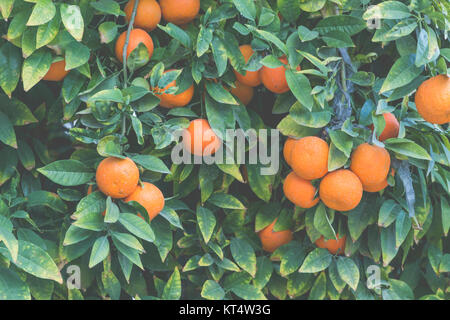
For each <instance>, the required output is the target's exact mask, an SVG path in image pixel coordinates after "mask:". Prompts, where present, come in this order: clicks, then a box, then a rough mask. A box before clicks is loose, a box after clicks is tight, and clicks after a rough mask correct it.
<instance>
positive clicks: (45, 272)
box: [0, 240, 63, 284]
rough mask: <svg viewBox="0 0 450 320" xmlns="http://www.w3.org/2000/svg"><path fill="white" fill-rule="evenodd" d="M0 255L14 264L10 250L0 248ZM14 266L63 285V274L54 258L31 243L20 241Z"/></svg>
mask: <svg viewBox="0 0 450 320" xmlns="http://www.w3.org/2000/svg"><path fill="white" fill-rule="evenodd" d="M0 253H1V254H2V255H3V256H4V257H6V258H7V259H9V260H10V261H12V262H14V261H13V260H12V258H11V255H10V254H9V251H8V250H6V249H4V248H1V247H0ZM14 264H15V265H16V266H17V267H19V268H20V269H22V270H24V271H25V272H28V273H30V274H32V275H33V276H36V277H38V278H42V279H49V280H54V281H56V282H58V283H60V284H62V283H63V279H62V277H61V273H60V272H59V270H58V267H57V266H56V264H55V262H54V261H53V260H52V258H51V257H50V256H49V255H48V253H47V252H45V251H44V250H43V249H41V248H40V247H38V246H36V245H35V244H33V243H31V242H28V241H23V240H19V253H18V256H17V261H15V262H14Z"/></svg>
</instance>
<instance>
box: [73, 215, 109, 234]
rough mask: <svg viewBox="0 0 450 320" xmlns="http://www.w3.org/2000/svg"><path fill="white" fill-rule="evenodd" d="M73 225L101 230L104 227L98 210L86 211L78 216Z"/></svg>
mask: <svg viewBox="0 0 450 320" xmlns="http://www.w3.org/2000/svg"><path fill="white" fill-rule="evenodd" d="M73 225H74V226H76V227H78V228H81V229H86V230H92V231H102V230H103V229H104V228H105V224H104V222H103V217H102V215H101V214H100V213H99V212H87V213H85V214H83V215H81V216H78V217H76V221H75V222H74V223H73Z"/></svg>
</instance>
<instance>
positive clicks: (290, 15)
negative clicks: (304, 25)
mask: <svg viewBox="0 0 450 320" xmlns="http://www.w3.org/2000/svg"><path fill="white" fill-rule="evenodd" d="M277 7H278V10H280V13H281V15H282V16H283V18H284V19H286V20H287V21H289V22H295V20H297V18H298V17H299V16H300V6H299V1H297V0H277Z"/></svg>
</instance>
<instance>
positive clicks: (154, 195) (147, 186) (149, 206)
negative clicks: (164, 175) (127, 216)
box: [124, 182, 164, 221]
mask: <svg viewBox="0 0 450 320" xmlns="http://www.w3.org/2000/svg"><path fill="white" fill-rule="evenodd" d="M124 201H125V202H129V201H136V202H137V203H139V204H140V205H141V206H143V207H144V208H145V210H147V213H148V217H149V219H150V221H151V220H152V219H153V218H154V217H156V216H157V215H158V214H159V213H160V212H161V210H162V209H163V208H164V195H163V194H162V192H161V190H159V188H158V187H157V186H155V185H154V184H151V183H149V182H143V183H142V186H140V185H138V186H137V188H136V189H135V190H134V191H133V193H131V194H130V195H129V196H128V197H126V198H125V200H124ZM139 216H140V217H142V215H141V214H139Z"/></svg>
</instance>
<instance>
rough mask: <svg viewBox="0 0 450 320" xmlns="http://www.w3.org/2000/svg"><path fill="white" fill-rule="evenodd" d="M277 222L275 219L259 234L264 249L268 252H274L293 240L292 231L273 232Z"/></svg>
mask: <svg viewBox="0 0 450 320" xmlns="http://www.w3.org/2000/svg"><path fill="white" fill-rule="evenodd" d="M276 222H277V219H275V220H274V221H273V222H272V223H271V224H270V225H268V226H267V227H265V228H264V229H262V230H261V231H260V232H258V236H259V239H260V240H261V244H262V247H263V249H264V250H265V251H267V252H274V251H275V250H276V249H277V248H279V247H281V246H282V245H283V244H286V243H289V242H291V240H292V238H293V234H292V231H291V230H283V231H278V232H275V231H273V227H274V226H275V223H276Z"/></svg>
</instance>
